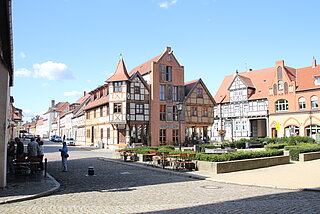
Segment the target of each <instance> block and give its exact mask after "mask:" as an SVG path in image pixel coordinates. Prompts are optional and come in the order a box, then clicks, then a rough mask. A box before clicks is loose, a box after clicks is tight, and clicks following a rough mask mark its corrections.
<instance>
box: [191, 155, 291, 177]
mask: <svg viewBox="0 0 320 214" xmlns="http://www.w3.org/2000/svg"><path fill="white" fill-rule="evenodd" d="M195 163H196V166H197V169H198V170H199V171H209V172H213V173H215V174H219V173H227V172H236V171H242V170H248V169H258V168H263V167H269V166H276V165H281V164H288V163H290V157H289V156H274V157H265V158H253V159H245V160H236V161H225V162H207V161H195Z"/></svg>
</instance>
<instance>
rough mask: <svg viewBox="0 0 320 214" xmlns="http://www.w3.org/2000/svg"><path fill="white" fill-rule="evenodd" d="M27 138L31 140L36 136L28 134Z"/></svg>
mask: <svg viewBox="0 0 320 214" xmlns="http://www.w3.org/2000/svg"><path fill="white" fill-rule="evenodd" d="M25 137H26V138H27V139H31V138H34V135H32V134H27V135H25Z"/></svg>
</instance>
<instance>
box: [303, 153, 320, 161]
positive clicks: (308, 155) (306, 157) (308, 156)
mask: <svg viewBox="0 0 320 214" xmlns="http://www.w3.org/2000/svg"><path fill="white" fill-rule="evenodd" d="M316 159H320V152H308V153H300V154H299V161H301V162H304V161H311V160H316Z"/></svg>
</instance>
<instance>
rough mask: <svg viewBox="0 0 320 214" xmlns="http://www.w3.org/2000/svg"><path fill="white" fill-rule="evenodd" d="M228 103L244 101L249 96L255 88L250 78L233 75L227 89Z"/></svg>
mask: <svg viewBox="0 0 320 214" xmlns="http://www.w3.org/2000/svg"><path fill="white" fill-rule="evenodd" d="M228 90H229V93H230V102H237V101H245V100H248V98H249V96H251V95H252V94H253V93H254V91H255V87H254V85H253V83H252V81H251V79H250V78H248V77H245V76H242V75H239V74H238V73H236V74H235V76H234V79H233V81H232V82H231V84H230V86H229V88H228Z"/></svg>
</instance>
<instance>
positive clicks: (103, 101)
mask: <svg viewBox="0 0 320 214" xmlns="http://www.w3.org/2000/svg"><path fill="white" fill-rule="evenodd" d="M107 102H109V96H105V97H101V98H99V99H96V100H94V101H92V102H89V103H88V104H87V105H86V107H85V108H84V110H88V109H91V108H95V107H98V106H101V105H103V104H106V103H107Z"/></svg>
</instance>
